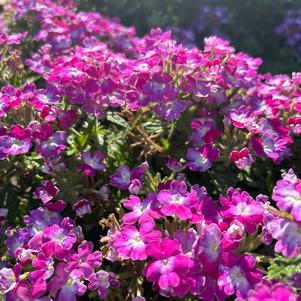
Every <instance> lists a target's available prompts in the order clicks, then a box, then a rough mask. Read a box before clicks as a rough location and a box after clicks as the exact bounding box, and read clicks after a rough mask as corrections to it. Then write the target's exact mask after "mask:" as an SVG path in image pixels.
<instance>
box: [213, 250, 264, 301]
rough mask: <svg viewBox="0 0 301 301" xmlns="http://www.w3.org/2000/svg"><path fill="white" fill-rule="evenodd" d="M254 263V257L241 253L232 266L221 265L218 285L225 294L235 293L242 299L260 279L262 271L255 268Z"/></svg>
mask: <svg viewBox="0 0 301 301" xmlns="http://www.w3.org/2000/svg"><path fill="white" fill-rule="evenodd" d="M255 265H256V259H255V258H254V257H252V256H249V255H243V256H241V257H240V258H239V260H238V262H237V264H235V265H234V266H231V267H226V266H221V267H220V268H221V276H220V277H219V279H218V286H219V287H220V288H221V289H223V291H224V292H225V294H226V295H228V296H231V295H233V294H236V296H237V297H238V299H239V300H244V298H246V296H247V293H248V291H249V290H250V289H251V288H252V287H254V285H255V284H256V283H258V282H260V281H261V279H262V272H261V271H260V270H258V269H256V267H255Z"/></svg>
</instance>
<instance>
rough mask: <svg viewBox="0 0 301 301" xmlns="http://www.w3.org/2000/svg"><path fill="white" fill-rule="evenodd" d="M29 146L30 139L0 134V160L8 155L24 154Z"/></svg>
mask: <svg viewBox="0 0 301 301" xmlns="http://www.w3.org/2000/svg"><path fill="white" fill-rule="evenodd" d="M30 147H31V140H30V139H29V138H25V139H23V140H19V139H16V138H13V137H11V136H7V135H4V136H0V160H1V159H5V158H6V157H8V156H9V155H20V154H26V153H27V152H28V151H29V149H30Z"/></svg>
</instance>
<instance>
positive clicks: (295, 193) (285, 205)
mask: <svg viewBox="0 0 301 301" xmlns="http://www.w3.org/2000/svg"><path fill="white" fill-rule="evenodd" d="M272 199H273V200H274V201H276V202H277V206H278V207H279V208H280V209H282V210H285V211H290V213H291V215H292V216H293V217H294V219H295V220H296V221H298V222H301V181H300V179H298V178H297V176H296V175H295V173H294V171H293V170H292V169H290V170H289V171H288V172H287V173H284V174H282V180H280V181H277V184H276V186H275V187H274V189H273V195H272Z"/></svg>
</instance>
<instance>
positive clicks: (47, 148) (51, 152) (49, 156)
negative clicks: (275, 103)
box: [37, 131, 66, 161]
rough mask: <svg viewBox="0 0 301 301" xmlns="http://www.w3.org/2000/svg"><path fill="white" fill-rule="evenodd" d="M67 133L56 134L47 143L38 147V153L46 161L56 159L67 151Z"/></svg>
mask: <svg viewBox="0 0 301 301" xmlns="http://www.w3.org/2000/svg"><path fill="white" fill-rule="evenodd" d="M65 144H66V133H65V132H64V131H58V132H55V133H54V134H53V135H52V136H51V137H50V138H49V139H48V140H47V141H44V142H42V143H41V144H39V145H38V147H37V153H38V154H41V155H42V156H43V157H44V159H45V160H46V161H51V160H53V159H56V158H57V156H58V155H59V154H60V153H61V152H62V151H63V150H64V149H66V145H65Z"/></svg>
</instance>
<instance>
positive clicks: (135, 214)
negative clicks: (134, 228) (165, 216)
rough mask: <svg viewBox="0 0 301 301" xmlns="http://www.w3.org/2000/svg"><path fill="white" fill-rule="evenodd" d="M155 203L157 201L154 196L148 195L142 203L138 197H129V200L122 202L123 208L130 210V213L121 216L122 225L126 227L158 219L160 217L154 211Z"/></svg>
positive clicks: (156, 211) (155, 210)
mask: <svg viewBox="0 0 301 301" xmlns="http://www.w3.org/2000/svg"><path fill="white" fill-rule="evenodd" d="M157 203H158V201H157V199H156V196H155V195H148V196H147V197H146V198H145V199H144V200H142V201H141V200H140V198H139V197H137V196H135V195H130V196H129V198H128V199H126V200H124V202H123V206H124V207H125V208H127V209H129V210H131V212H128V213H126V214H125V215H124V216H123V218H122V221H123V223H124V224H126V225H132V224H135V223H136V222H139V223H140V224H141V223H143V222H144V221H148V220H151V219H153V218H159V217H160V216H161V215H160V214H159V213H158V210H157V209H156V208H157Z"/></svg>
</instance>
